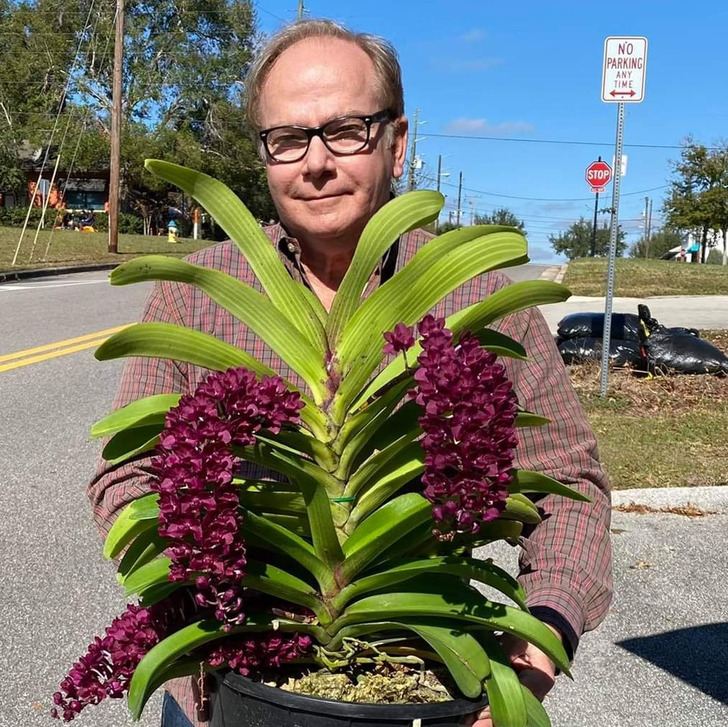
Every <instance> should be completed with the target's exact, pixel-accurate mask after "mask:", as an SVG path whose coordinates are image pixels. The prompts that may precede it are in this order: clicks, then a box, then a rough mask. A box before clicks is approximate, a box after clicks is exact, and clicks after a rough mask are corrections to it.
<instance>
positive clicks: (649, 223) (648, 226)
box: [647, 197, 652, 252]
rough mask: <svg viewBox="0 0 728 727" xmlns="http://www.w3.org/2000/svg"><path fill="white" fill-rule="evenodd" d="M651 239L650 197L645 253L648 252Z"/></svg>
mask: <svg viewBox="0 0 728 727" xmlns="http://www.w3.org/2000/svg"><path fill="white" fill-rule="evenodd" d="M651 239H652V197H650V209H649V212H648V213H647V252H649V251H650V240H651Z"/></svg>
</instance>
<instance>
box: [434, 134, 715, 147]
mask: <svg viewBox="0 0 728 727" xmlns="http://www.w3.org/2000/svg"><path fill="white" fill-rule="evenodd" d="M427 136H432V137H436V138H439V139H466V140H467V139H473V140H476V141H510V142H518V143H521V144H562V145H568V146H602V147H603V146H613V145H614V141H578V140H576V139H523V138H521V139H519V138H515V137H509V136H476V135H473V134H432V133H428V134H427ZM624 147H630V148H632V149H684V148H685V147H684V146H681V145H677V144H624ZM705 148H706V149H708V150H709V151H720V150H721V149H723V148H724V147H720V146H706V147H705Z"/></svg>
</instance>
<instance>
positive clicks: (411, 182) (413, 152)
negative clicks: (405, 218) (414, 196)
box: [407, 109, 420, 192]
mask: <svg viewBox="0 0 728 727" xmlns="http://www.w3.org/2000/svg"><path fill="white" fill-rule="evenodd" d="M419 115H420V110H419V109H415V123H414V124H413V126H412V144H410V162H409V177H408V178H407V191H408V192H411V191H412V190H413V189H414V188H415V164H416V163H417V124H418V123H419V122H418V120H417V119H418V118H419Z"/></svg>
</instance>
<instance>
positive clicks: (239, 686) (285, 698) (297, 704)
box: [219, 671, 488, 722]
mask: <svg viewBox="0 0 728 727" xmlns="http://www.w3.org/2000/svg"><path fill="white" fill-rule="evenodd" d="M219 676H220V677H222V679H221V681H222V684H224V685H225V686H226V687H228V688H229V689H231V690H232V691H234V692H236V693H238V694H244V695H249V696H251V697H255V698H258V699H261V700H265V701H268V702H274V703H276V704H279V705H281V706H284V707H289V708H292V709H296V710H299V711H306V712H313V713H318V714H336V715H340V716H345V717H357V718H363V719H367V718H375V717H380V716H382V713H383V712H386V713H387V715H389V716H390V717H397V718H399V717H401V718H402V719H403V720H409V721H410V722H411V721H412V720H415V719H417V718H422V719H426V718H435V717H449V716H457V715H464V714H471V713H473V712H477V711H478V710H479V709H482V708H483V707H485V706H486V705H487V704H488V699H487V696H486V694H485V693H483V695H482V696H481V697H480V698H479V699H468V698H467V697H457V698H455V699H451V700H448V701H447V702H431V703H429V704H428V703H418V704H378V703H372V702H341V701H337V700H335V699H324V698H322V697H312V696H309V695H307V694H299V693H298V692H289V691H287V690H285V689H280V688H279V687H271V686H269V685H267V684H261V683H260V682H255V681H253V680H252V679H250V678H248V677H244V676H242V675H241V674H237V673H235V672H232V671H230V672H228V673H227V674H225V675H224V676H223V675H222V674H221V675H219ZM273 693H275V694H273ZM394 712H396V713H397V714H396V715H395V714H394Z"/></svg>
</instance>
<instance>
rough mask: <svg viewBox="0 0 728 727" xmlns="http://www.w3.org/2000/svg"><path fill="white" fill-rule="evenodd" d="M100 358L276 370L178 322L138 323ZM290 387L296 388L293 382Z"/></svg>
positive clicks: (268, 372) (108, 341) (259, 371)
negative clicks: (126, 358)
mask: <svg viewBox="0 0 728 727" xmlns="http://www.w3.org/2000/svg"><path fill="white" fill-rule="evenodd" d="M94 356H95V357H96V358H97V359H98V360H99V361H109V360H110V359H114V358H121V357H122V356H143V357H146V358H162V359H172V360H175V361H184V362H185V363H191V364H194V365H195V366H202V367H203V368H206V369H210V370H211V371H226V370H227V369H229V368H231V367H237V366H245V368H247V369H250V370H251V371H254V372H255V373H256V374H259V375H263V376H275V375H276V373H275V371H273V369H271V368H269V367H268V366H264V365H263V364H262V363H260V362H259V361H258V360H257V359H255V358H253V357H252V356H250V355H249V354H247V353H245V351H243V350H241V349H239V348H236V347H235V346H231V345H230V344H228V343H224V342H223V341H220V340H219V339H217V338H215V337H214V336H210V335H208V334H207V333H202V332H201V331H195V330H192V329H191V328H185V327H184V326H178V325H175V324H174V323H136V324H135V325H133V326H129V327H128V328H125V329H124V330H123V331H119V332H118V333H115V334H114V335H113V336H111V337H110V338H107V339H106V341H104V342H103V343H102V344H101V345H100V346H99V347H98V348H97V349H96V352H95V353H94ZM288 386H289V388H291V389H294V390H296V388H295V387H294V386H293V385H292V384H288Z"/></svg>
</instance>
